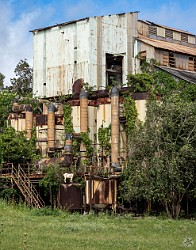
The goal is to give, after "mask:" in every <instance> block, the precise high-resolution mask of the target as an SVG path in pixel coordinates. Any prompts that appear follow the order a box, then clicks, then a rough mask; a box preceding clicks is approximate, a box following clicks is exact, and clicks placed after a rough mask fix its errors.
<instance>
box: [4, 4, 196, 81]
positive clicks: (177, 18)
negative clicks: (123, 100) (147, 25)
mask: <svg viewBox="0 0 196 250" xmlns="http://www.w3.org/2000/svg"><path fill="white" fill-rule="evenodd" d="M132 11H139V12H140V13H139V16H138V17H139V19H142V20H149V21H152V22H155V23H159V24H162V25H166V26H169V27H173V28H178V29H182V30H186V31H189V32H190V33H193V34H196V1H194V0H165V1H162V0H151V1H150V0H99V1H98V0H58V1H57V0H0V72H1V73H3V74H4V75H5V76H6V80H5V84H6V85H9V83H10V78H12V77H14V76H15V74H14V69H15V67H16V65H17V63H18V62H19V61H20V60H23V59H25V58H26V59H27V61H28V63H29V64H30V66H32V65H33V37H32V33H30V32H29V31H30V30H33V29H36V28H40V27H46V26H50V25H54V24H56V23H63V22H66V21H71V20H76V19H79V18H83V17H91V16H101V15H107V14H118V13H126V12H132Z"/></svg>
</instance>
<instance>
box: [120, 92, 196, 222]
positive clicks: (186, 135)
mask: <svg viewBox="0 0 196 250" xmlns="http://www.w3.org/2000/svg"><path fill="white" fill-rule="evenodd" d="M147 108H148V109H147V118H146V121H145V123H144V124H143V125H140V126H139V127H137V128H135V130H134V132H133V133H132V138H131V145H130V150H129V153H128V155H129V164H128V168H127V170H126V172H125V174H124V178H125V179H124V181H123V182H122V185H121V192H122V196H123V197H124V198H125V200H127V201H130V200H132V199H145V200H148V201H149V200H151V201H158V202H161V203H162V204H163V205H164V206H165V209H166V212H167V214H168V216H170V217H172V218H178V216H179V214H180V210H181V202H182V200H183V198H184V196H185V195H186V194H190V193H192V192H194V187H195V184H196V169H195V164H196V103H195V102H191V101H190V102H189V101H185V100H183V99H182V98H180V95H179V94H175V93H174V94H171V93H170V97H168V96H167V97H164V98H163V99H162V101H161V102H157V101H154V100H151V101H149V104H148V107H147Z"/></svg>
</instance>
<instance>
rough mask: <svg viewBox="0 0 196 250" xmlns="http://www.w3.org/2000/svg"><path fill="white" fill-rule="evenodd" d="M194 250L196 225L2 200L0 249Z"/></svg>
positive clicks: (180, 221) (183, 221) (184, 221)
mask: <svg viewBox="0 0 196 250" xmlns="http://www.w3.org/2000/svg"><path fill="white" fill-rule="evenodd" d="M187 248H188V249H196V221H195V220H178V221H175V220H169V219H164V218H160V217H143V218H137V219H136V218H133V217H132V216H131V215H130V214H128V215H126V216H125V215H123V216H117V215H112V216H111V215H106V214H99V215H93V214H88V215H80V214H69V213H67V212H64V211H59V210H56V211H51V210H50V209H43V210H42V209H41V210H39V209H28V208H25V207H18V208H17V207H11V206H9V205H7V204H6V203H4V202H2V201H0V249H1V250H19V249H20V250H21V249H34V250H44V249H51V250H53V249H54V250H57V249H61V250H64V249H100V250H102V249H110V250H113V249H123V250H124V249H143V250H148V249H149V250H153V249H156V250H161V249H163V250H170V249H171V250H175V249H187Z"/></svg>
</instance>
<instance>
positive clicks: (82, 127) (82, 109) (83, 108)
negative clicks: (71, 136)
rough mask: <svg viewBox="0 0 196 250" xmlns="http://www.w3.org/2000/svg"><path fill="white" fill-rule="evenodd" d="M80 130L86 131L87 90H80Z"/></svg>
mask: <svg viewBox="0 0 196 250" xmlns="http://www.w3.org/2000/svg"><path fill="white" fill-rule="evenodd" d="M80 132H86V133H87V132H88V92H86V91H85V90H82V91H81V92H80Z"/></svg>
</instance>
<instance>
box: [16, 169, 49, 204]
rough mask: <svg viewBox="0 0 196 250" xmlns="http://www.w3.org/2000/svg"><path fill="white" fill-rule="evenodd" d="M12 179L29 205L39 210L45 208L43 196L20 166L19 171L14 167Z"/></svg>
mask: <svg viewBox="0 0 196 250" xmlns="http://www.w3.org/2000/svg"><path fill="white" fill-rule="evenodd" d="M12 178H13V180H14V182H15V183H16V185H17V186H18V188H19V189H20V191H21V193H22V194H23V196H24V197H25V199H26V201H27V204H28V205H30V206H36V207H38V208H41V207H44V206H45V203H44V201H43V200H42V198H41V196H40V195H39V193H38V192H37V190H36V188H35V187H34V185H33V184H32V183H31V181H30V179H29V177H28V176H27V174H26V173H25V171H24V170H23V168H22V167H21V166H20V165H18V168H17V169H16V168H15V167H14V165H12Z"/></svg>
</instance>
